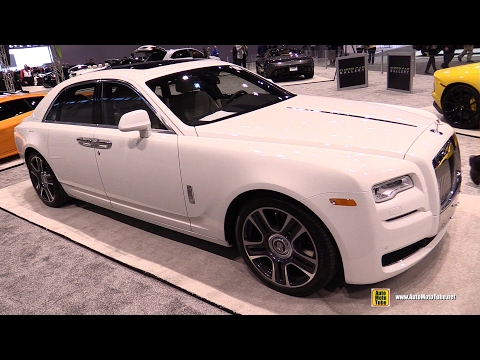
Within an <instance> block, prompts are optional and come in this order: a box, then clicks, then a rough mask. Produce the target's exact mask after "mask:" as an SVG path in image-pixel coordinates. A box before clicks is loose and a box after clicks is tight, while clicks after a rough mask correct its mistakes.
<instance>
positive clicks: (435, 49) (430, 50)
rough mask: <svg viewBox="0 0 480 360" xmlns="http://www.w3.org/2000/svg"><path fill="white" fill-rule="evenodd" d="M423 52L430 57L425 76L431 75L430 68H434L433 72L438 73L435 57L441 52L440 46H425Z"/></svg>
mask: <svg viewBox="0 0 480 360" xmlns="http://www.w3.org/2000/svg"><path fill="white" fill-rule="evenodd" d="M422 52H423V53H424V54H425V55H427V56H428V62H427V67H426V68H425V74H429V72H428V71H429V70H430V67H432V68H433V72H435V71H437V65H436V64H435V56H437V55H438V53H439V52H440V45H423V47H422Z"/></svg>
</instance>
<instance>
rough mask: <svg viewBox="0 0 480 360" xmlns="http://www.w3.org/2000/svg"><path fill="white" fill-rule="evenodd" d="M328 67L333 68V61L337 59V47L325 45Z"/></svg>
mask: <svg viewBox="0 0 480 360" xmlns="http://www.w3.org/2000/svg"><path fill="white" fill-rule="evenodd" d="M327 49H328V60H329V61H330V62H329V64H328V65H329V66H335V60H336V59H337V53H338V45H327Z"/></svg>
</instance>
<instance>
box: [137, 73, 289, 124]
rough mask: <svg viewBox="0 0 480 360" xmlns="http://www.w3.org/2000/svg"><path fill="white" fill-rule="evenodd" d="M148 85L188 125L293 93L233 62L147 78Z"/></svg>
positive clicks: (204, 121) (232, 114)
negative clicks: (151, 78) (232, 63)
mask: <svg viewBox="0 0 480 360" xmlns="http://www.w3.org/2000/svg"><path fill="white" fill-rule="evenodd" d="M147 85H148V87H149V88H150V89H151V90H152V91H153V92H155V94H156V95H157V96H158V97H159V98H160V99H161V100H162V101H163V102H164V103H165V104H166V105H167V106H168V107H169V108H170V110H172V112H173V113H174V114H175V115H176V116H177V117H178V118H179V119H181V120H182V121H183V122H184V123H185V124H187V125H191V126H199V125H204V124H207V123H211V122H214V121H220V120H224V119H229V118H231V117H233V116H236V115H239V114H244V113H247V112H251V111H255V110H258V109H260V108H263V107H265V106H269V105H272V104H275V103H278V102H280V101H284V100H286V99H289V98H291V97H293V96H295V94H293V93H291V92H289V91H287V90H285V89H283V88H281V87H279V86H277V85H275V84H274V83H273V82H271V81H269V80H267V79H265V78H263V77H261V76H258V75H257V74H254V73H252V72H250V71H247V70H245V69H244V68H242V67H239V66H236V65H223V66H212V67H206V68H201V69H194V70H188V71H183V72H180V73H175V74H172V75H168V76H165V77H161V78H157V79H154V80H150V81H149V82H147Z"/></svg>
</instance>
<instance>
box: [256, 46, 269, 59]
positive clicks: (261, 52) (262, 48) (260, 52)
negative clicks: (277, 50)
mask: <svg viewBox="0 0 480 360" xmlns="http://www.w3.org/2000/svg"><path fill="white" fill-rule="evenodd" d="M267 50H268V45H258V48H257V54H258V56H260V57H263V55H265V53H266V52H267Z"/></svg>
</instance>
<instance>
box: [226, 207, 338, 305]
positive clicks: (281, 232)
mask: <svg viewBox="0 0 480 360" xmlns="http://www.w3.org/2000/svg"><path fill="white" fill-rule="evenodd" d="M236 241H237V245H238V248H239V250H240V253H241V254H242V257H243V259H244V260H245V262H246V264H247V265H248V267H249V268H250V269H251V270H252V271H253V273H254V274H255V275H256V276H257V277H258V278H259V279H260V280H261V281H262V282H263V283H264V284H265V285H267V286H268V287H270V288H272V289H274V290H277V291H279V292H282V293H284V294H287V295H292V296H299V297H303V296H308V295H311V294H313V293H315V292H317V291H318V290H320V289H321V288H323V287H324V286H325V285H327V284H328V283H329V282H330V280H331V279H332V278H333V276H334V275H335V273H336V271H337V269H338V268H339V266H340V257H339V255H338V250H337V248H336V245H335V243H334V240H333V237H332V235H331V234H330V232H329V231H328V230H327V228H326V227H325V225H324V224H323V223H322V222H321V221H320V220H319V219H318V218H317V217H315V216H314V215H312V214H310V213H309V212H307V211H305V210H303V209H301V208H300V207H297V206H296V205H293V204H291V203H288V202H285V201H282V200H277V199H273V198H259V199H255V200H252V201H250V202H249V203H247V204H246V205H245V206H244V207H243V208H242V209H241V211H240V213H239V216H238V218H237V223H236Z"/></svg>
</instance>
